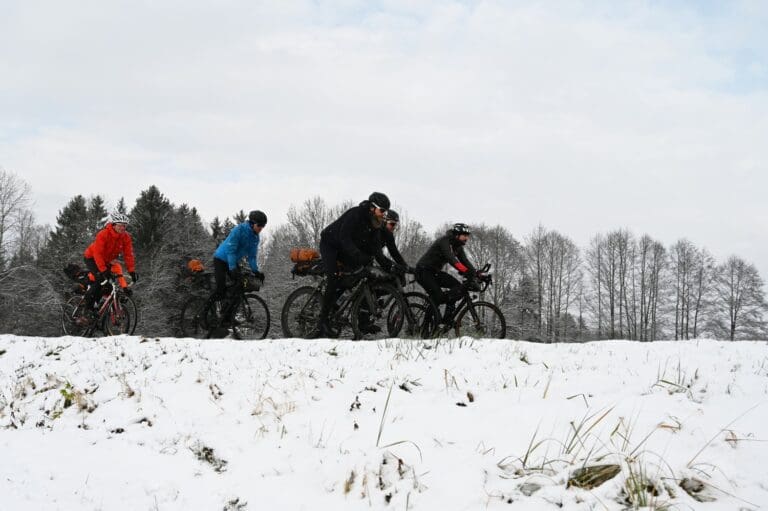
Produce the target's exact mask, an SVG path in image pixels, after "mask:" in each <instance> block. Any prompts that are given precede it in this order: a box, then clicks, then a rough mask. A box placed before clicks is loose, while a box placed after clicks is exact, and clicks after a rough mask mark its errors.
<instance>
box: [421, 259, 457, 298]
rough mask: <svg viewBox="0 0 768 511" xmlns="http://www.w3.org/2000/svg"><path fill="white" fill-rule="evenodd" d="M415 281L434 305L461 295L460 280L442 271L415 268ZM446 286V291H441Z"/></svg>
mask: <svg viewBox="0 0 768 511" xmlns="http://www.w3.org/2000/svg"><path fill="white" fill-rule="evenodd" d="M416 282H418V283H419V284H420V285H421V287H423V288H424V290H425V291H426V292H427V294H428V295H429V297H430V298H432V301H434V302H435V304H436V305H440V304H442V303H448V302H449V301H450V302H451V303H453V302H455V301H456V300H458V299H459V298H460V297H461V282H459V281H458V280H456V279H455V278H454V277H452V276H451V275H449V274H447V273H446V272H444V271H434V270H430V269H429V268H418V267H417V268H416ZM443 288H447V289H448V292H447V293H446V292H445V291H443Z"/></svg>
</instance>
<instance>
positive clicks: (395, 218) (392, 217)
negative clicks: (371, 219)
mask: <svg viewBox="0 0 768 511" xmlns="http://www.w3.org/2000/svg"><path fill="white" fill-rule="evenodd" d="M384 220H385V221H387V222H395V223H397V222H399V221H400V215H398V214H397V211H395V210H394V209H390V210H387V214H386V215H385V216H384Z"/></svg>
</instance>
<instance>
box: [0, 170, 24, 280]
mask: <svg viewBox="0 0 768 511" xmlns="http://www.w3.org/2000/svg"><path fill="white" fill-rule="evenodd" d="M29 195H30V188H29V184H27V183H26V182H25V181H24V180H22V179H20V178H19V177H18V176H17V175H16V174H14V173H12V172H8V171H7V170H5V169H4V168H2V167H0V270H2V269H3V268H4V267H5V265H6V262H7V259H8V256H7V254H8V246H9V241H10V235H11V233H12V232H13V231H14V230H15V229H17V227H18V220H19V214H20V213H21V211H23V210H25V209H26V206H27V204H28V203H29Z"/></svg>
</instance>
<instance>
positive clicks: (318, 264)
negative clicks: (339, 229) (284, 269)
mask: <svg viewBox="0 0 768 511" xmlns="http://www.w3.org/2000/svg"><path fill="white" fill-rule="evenodd" d="M291 262H293V263H294V264H293V268H291V273H292V274H293V275H294V276H299V277H305V276H307V275H322V274H323V261H322V259H320V252H318V251H317V250H315V249H314V248H292V249H291Z"/></svg>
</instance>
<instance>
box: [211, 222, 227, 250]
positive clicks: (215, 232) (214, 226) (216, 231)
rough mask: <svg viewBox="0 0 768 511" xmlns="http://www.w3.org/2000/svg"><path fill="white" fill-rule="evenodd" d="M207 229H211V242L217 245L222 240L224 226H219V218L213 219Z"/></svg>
mask: <svg viewBox="0 0 768 511" xmlns="http://www.w3.org/2000/svg"><path fill="white" fill-rule="evenodd" d="M209 227H210V228H211V238H213V242H214V243H216V245H218V244H219V242H220V241H221V240H222V239H224V226H223V225H221V221H220V220H219V217H214V219H213V221H212V222H211V223H210V225H209Z"/></svg>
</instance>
